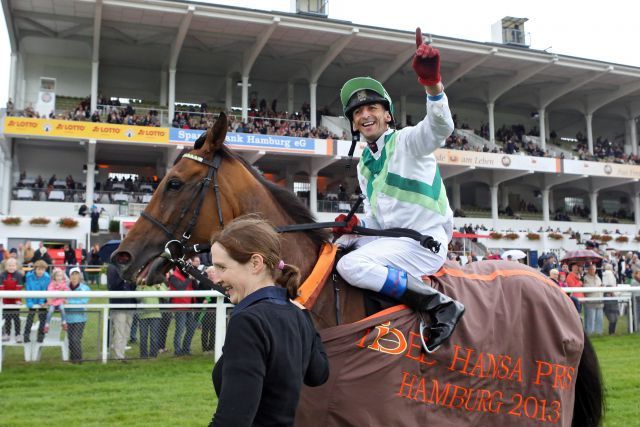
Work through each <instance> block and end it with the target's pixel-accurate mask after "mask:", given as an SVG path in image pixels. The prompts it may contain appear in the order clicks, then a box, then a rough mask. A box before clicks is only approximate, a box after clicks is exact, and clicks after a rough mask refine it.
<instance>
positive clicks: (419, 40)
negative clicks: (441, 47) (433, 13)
mask: <svg viewBox="0 0 640 427" xmlns="http://www.w3.org/2000/svg"><path fill="white" fill-rule="evenodd" d="M421 44H422V30H421V29H420V27H418V28H416V48H418V47H420V45H421Z"/></svg>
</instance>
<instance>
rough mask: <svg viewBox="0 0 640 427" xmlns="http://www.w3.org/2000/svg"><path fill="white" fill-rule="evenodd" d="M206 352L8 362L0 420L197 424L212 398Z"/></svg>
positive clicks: (1, 422) (71, 423)
mask: <svg viewBox="0 0 640 427" xmlns="http://www.w3.org/2000/svg"><path fill="white" fill-rule="evenodd" d="M212 367H213V357H212V356H208V357H207V356H192V357H187V358H180V359H173V360H171V361H167V360H144V361H142V360H141V361H132V362H129V363H122V362H111V363H109V364H107V365H103V364H101V363H93V362H92V363H88V362H85V363H84V364H82V365H71V364H66V363H62V362H57V363H54V364H47V365H42V364H40V365H38V364H34V365H26V364H22V365H20V366H16V367H11V368H10V369H6V370H5V371H4V372H2V373H0V383H1V384H2V395H3V398H2V399H1V403H0V413H1V414H2V415H1V416H0V425H1V426H16V427H18V426H25V427H26V426H34V425H46V426H83V427H84V426H87V427H88V426H176V425H181V426H191V425H193V426H195V425H198V426H203V425H206V424H207V423H208V422H209V420H210V419H211V415H212V414H213V410H214V408H215V406H216V403H217V399H216V397H215V393H214V392H213V387H212V385H211V375H210V372H211V369H212Z"/></svg>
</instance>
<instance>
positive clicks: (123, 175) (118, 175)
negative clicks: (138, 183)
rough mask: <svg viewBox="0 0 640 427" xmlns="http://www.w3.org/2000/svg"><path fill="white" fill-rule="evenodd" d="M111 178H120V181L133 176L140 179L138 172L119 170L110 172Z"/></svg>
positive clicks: (134, 178)
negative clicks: (120, 171)
mask: <svg viewBox="0 0 640 427" xmlns="http://www.w3.org/2000/svg"><path fill="white" fill-rule="evenodd" d="M109 178H111V179H118V181H122V180H127V179H129V178H131V179H132V180H133V181H135V180H136V179H138V174H137V173H119V172H110V173H109Z"/></svg>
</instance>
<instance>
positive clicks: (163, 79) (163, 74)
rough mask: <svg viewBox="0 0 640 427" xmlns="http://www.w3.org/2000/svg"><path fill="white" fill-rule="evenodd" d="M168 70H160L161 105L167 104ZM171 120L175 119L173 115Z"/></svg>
mask: <svg viewBox="0 0 640 427" xmlns="http://www.w3.org/2000/svg"><path fill="white" fill-rule="evenodd" d="M168 84H169V83H167V70H162V71H160V105H161V106H163V107H166V106H167V87H168ZM171 121H173V117H171Z"/></svg>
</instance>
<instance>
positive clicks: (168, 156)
mask: <svg viewBox="0 0 640 427" xmlns="http://www.w3.org/2000/svg"><path fill="white" fill-rule="evenodd" d="M178 154H180V150H178V149H177V148H176V147H167V150H166V151H165V156H164V158H165V164H164V171H163V172H164V175H166V174H168V173H169V171H170V170H171V168H172V167H173V162H175V161H176V158H178ZM164 175H163V176H164Z"/></svg>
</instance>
